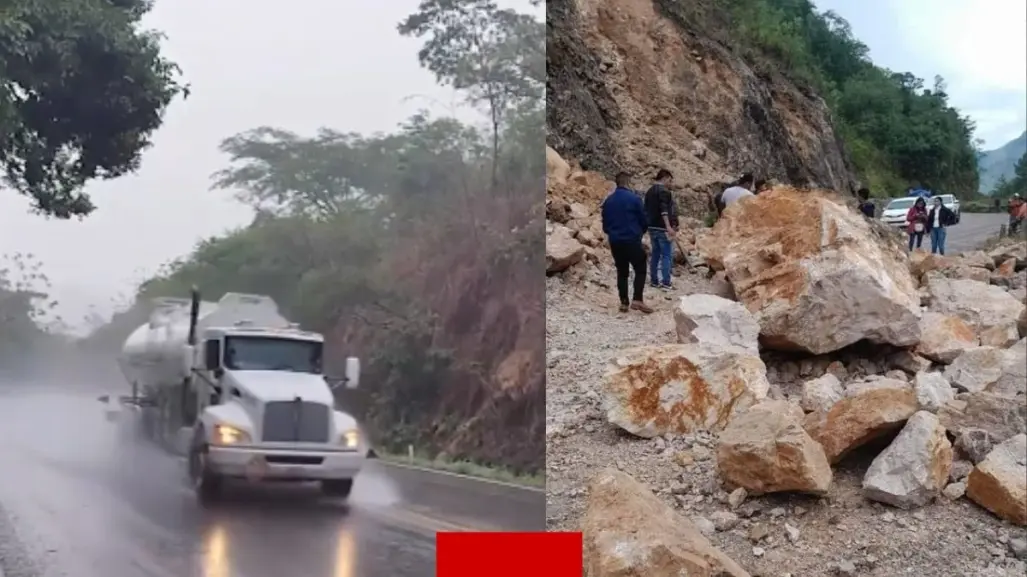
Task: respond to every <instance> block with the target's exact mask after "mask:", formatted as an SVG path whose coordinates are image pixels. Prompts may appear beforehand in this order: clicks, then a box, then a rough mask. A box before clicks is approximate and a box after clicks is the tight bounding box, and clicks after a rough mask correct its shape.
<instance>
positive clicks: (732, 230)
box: [699, 187, 920, 354]
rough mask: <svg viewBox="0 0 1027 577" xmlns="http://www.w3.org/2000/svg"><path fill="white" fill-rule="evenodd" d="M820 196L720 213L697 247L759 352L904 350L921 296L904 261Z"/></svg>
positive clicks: (770, 199) (795, 195) (763, 197)
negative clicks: (720, 278) (743, 316)
mask: <svg viewBox="0 0 1027 577" xmlns="http://www.w3.org/2000/svg"><path fill="white" fill-rule="evenodd" d="M879 234H880V233H878V232H877V230H876V229H874V228H873V226H872V224H871V223H869V222H867V220H866V219H864V218H862V217H861V216H859V215H858V214H856V213H855V212H853V211H852V210H850V209H849V208H848V207H846V206H845V205H844V204H843V203H841V202H838V201H837V200H836V199H835V198H832V197H830V196H828V195H827V194H822V193H817V192H807V191H797V190H794V189H790V188H787V187H781V188H776V189H774V190H773V191H771V192H768V193H765V194H760V195H759V196H757V197H755V198H752V199H750V200H749V201H747V202H745V203H739V204H738V205H736V206H735V207H733V208H732V210H729V211H725V213H724V215H723V217H722V218H721V219H720V220H718V221H717V224H716V225H715V226H714V228H713V233H712V234H710V235H708V236H706V237H705V238H703V239H702V240H701V241H700V242H699V249H700V252H702V254H703V255H704V256H705V257H706V260H707V262H709V263H710V265H711V266H712V267H713V268H714V269H718V270H719V269H723V270H725V271H726V272H727V275H728V278H729V279H730V280H731V283H732V285H733V286H734V289H735V293H736V294H737V295H738V299H739V301H740V302H741V303H742V304H744V305H745V306H746V308H748V309H749V310H750V311H752V312H753V314H754V315H755V316H756V319H757V321H758V322H759V324H760V328H761V332H760V335H761V342H762V344H763V345H764V346H765V347H766V348H770V349H783V350H800V351H808V352H811V353H815V354H822V353H827V352H831V351H835V350H838V349H841V348H843V347H845V346H848V345H851V344H853V343H855V342H857V341H860V340H864V339H865V340H869V341H872V342H877V343H890V344H894V345H897V346H912V345H915V344H916V343H917V342H919V340H920V325H919V316H920V296H919V293H918V292H917V288H916V286H915V285H914V282H913V278H912V276H911V275H910V274H909V269H908V267H907V265H906V257H905V256H904V254H903V253H902V251H901V250H900V249H899V248H898V247H896V246H894V245H892V244H889V242H888V241H887V240H886V239H885V238H883V237H881V236H879Z"/></svg>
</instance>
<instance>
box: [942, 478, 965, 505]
mask: <svg viewBox="0 0 1027 577" xmlns="http://www.w3.org/2000/svg"><path fill="white" fill-rule="evenodd" d="M941 494H942V495H945V498H946V499H950V500H952V501H955V500H956V499H959V498H961V497H962V496H963V495H965V494H966V483H965V482H963V481H959V482H958V483H949V484H948V485H946V486H945V488H944V489H942V490H941Z"/></svg>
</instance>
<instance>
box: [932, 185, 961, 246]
mask: <svg viewBox="0 0 1027 577" xmlns="http://www.w3.org/2000/svg"><path fill="white" fill-rule="evenodd" d="M931 204H932V206H931V210H930V211H929V212H928V213H927V234H929V235H930V237H931V254H941V255H944V254H945V233H946V230H945V229H946V228H948V227H950V226H952V225H953V224H956V214H955V213H954V212H952V211H951V210H950V209H949V207H947V206H945V205H944V204H942V202H941V197H940V196H936V197H934V200H933V201H932V202H931Z"/></svg>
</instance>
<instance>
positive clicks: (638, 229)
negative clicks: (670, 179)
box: [602, 172, 653, 314]
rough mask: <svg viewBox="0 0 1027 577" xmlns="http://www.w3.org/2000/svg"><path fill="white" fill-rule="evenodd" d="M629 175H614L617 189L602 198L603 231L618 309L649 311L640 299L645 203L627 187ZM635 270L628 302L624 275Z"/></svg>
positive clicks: (643, 271)
mask: <svg viewBox="0 0 1027 577" xmlns="http://www.w3.org/2000/svg"><path fill="white" fill-rule="evenodd" d="M630 181H631V176H630V175H629V174H627V173H626V172H621V173H619V174H617V178H616V183H617V188H615V189H614V191H613V192H612V193H610V196H607V197H606V200H604V201H603V207H602V218H603V232H604V233H606V237H607V239H608V240H609V242H610V252H611V253H612V254H613V264H614V266H615V267H616V268H617V294H618V296H619V297H620V312H622V313H625V312H628V309H629V308H631V309H634V310H636V311H640V312H643V313H646V314H648V313H651V312H653V309H652V308H650V307H649V305H647V304H645V302H644V301H643V300H642V291H643V290H645V249H644V248H643V247H642V235H643V234H645V230H646V215H645V206H644V205H643V204H642V199H640V198H638V195H637V194H635V192H634V191H632V190H631V189H629V188H628V184H629V183H630ZM631 269H634V271H635V283H634V287H633V288H634V292H633V294H632V295H631V301H630V302H629V301H628V277H629V276H630V275H631Z"/></svg>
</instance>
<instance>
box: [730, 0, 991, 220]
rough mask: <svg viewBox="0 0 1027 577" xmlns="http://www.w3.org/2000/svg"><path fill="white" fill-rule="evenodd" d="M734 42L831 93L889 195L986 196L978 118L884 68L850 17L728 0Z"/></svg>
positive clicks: (877, 183)
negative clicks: (915, 189) (916, 190)
mask: <svg viewBox="0 0 1027 577" xmlns="http://www.w3.org/2000/svg"><path fill="white" fill-rule="evenodd" d="M725 3H726V5H727V7H728V8H729V10H730V14H731V23H730V27H731V29H732V31H733V33H732V34H731V39H732V41H733V42H734V43H735V44H736V47H737V48H738V49H739V50H741V51H743V53H745V54H746V55H747V56H748V57H749V59H750V61H751V62H754V63H757V64H758V65H759V66H760V67H762V68H763V69H764V70H767V71H774V72H777V73H781V74H784V75H786V76H788V77H790V78H792V79H793V80H794V81H796V82H798V83H799V84H800V85H801V86H806V87H808V88H809V89H811V90H812V91H814V92H816V93H817V94H819V95H821V96H822V97H823V98H824V99H825V101H826V102H827V104H828V106H829V107H830V108H831V111H832V112H833V113H834V117H835V129H836V130H837V132H838V133H839V135H840V136H841V138H842V139H843V140H844V142H845V145H846V148H847V149H848V152H849V154H850V156H851V158H852V161H853V163H854V164H855V168H856V172H857V174H858V176H859V178H860V179H861V180H862V181H863V182H864V183H865V184H866V185H867V186H869V188H870V189H871V191H872V192H873V193H874V194H877V195H880V196H885V197H887V196H896V195H897V194H899V193H901V192H902V191H904V190H906V189H907V188H908V187H909V186H922V187H926V188H930V189H932V190H934V191H937V192H943V193H949V194H955V195H956V196H958V197H960V198H961V199H967V200H969V199H973V198H975V197H977V196H978V194H977V191H978V184H979V178H978V172H977V158H978V153H979V150H978V147H979V143H978V142H976V141H975V140H974V136H973V133H974V123H973V121H972V120H971V119H970V118H969V117H967V116H964V115H962V114H960V113H959V111H958V110H956V109H954V108H952V107H951V106H950V105H949V101H948V94H947V93H946V90H947V87H946V84H945V81H944V79H943V78H941V77H940V76H935V77H934V79H933V80H932V81H931V82H930V83H925V81H924V80H923V79H920V78H917V77H915V76H913V75H912V74H909V73H901V72H895V71H891V70H887V69H885V68H881V67H879V66H876V65H875V64H874V63H873V62H872V61H871V60H870V56H869V50H868V48H867V47H866V45H865V44H863V43H862V42H860V41H859V40H858V39H857V38H855V37H854V36H853V33H852V29H851V27H850V26H849V24H848V22H846V21H845V19H843V18H841V17H840V16H838V15H837V14H835V13H833V12H830V11H828V12H818V11H817V10H816V7H815V6H814V4H813V3H812V2H810V1H809V0H726V2H725Z"/></svg>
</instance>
